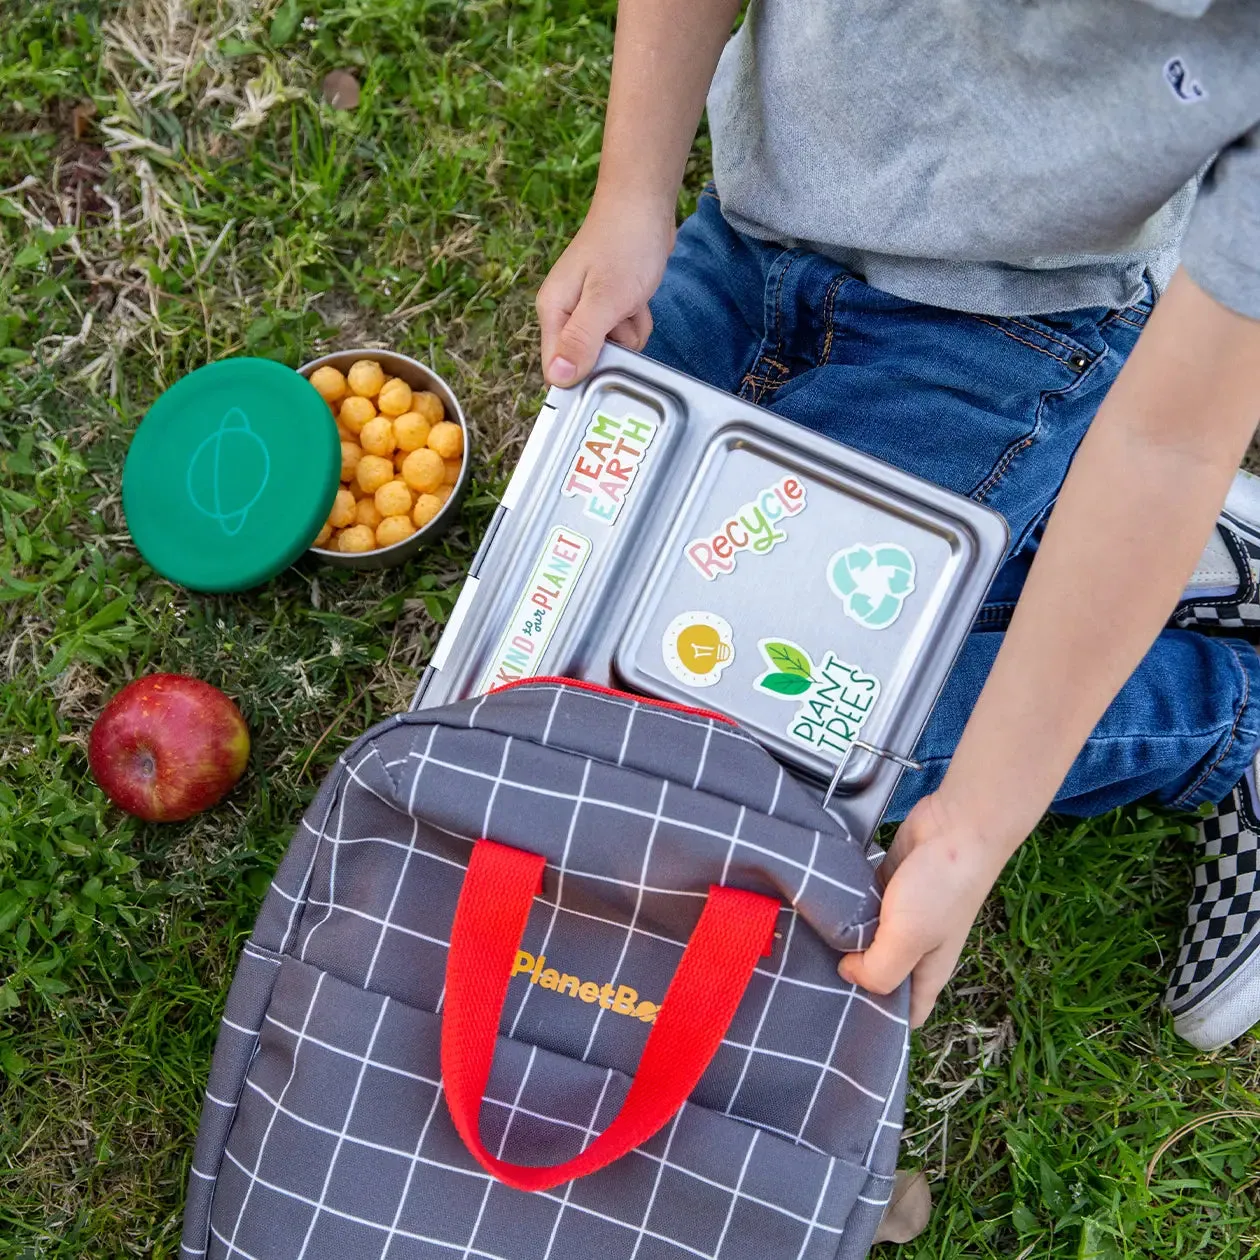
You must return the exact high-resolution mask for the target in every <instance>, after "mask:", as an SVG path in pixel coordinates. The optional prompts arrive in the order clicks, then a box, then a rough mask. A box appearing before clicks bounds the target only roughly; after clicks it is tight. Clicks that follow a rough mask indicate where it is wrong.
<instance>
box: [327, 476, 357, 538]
mask: <svg viewBox="0 0 1260 1260" xmlns="http://www.w3.org/2000/svg"><path fill="white" fill-rule="evenodd" d="M353 520H354V495H352V494H351V493H350V491H349V490H347V489H346V488H345V486H342V487H341V489H340V490H338V491H337V497H336V498H335V499H334V500H333V505H332V511H331V512H329V513H328V523H329V524H330V525H331V526H332V527H333V529H341V528H343V527H344V526H346V525H349V524H350V523H351V522H352V521H353Z"/></svg>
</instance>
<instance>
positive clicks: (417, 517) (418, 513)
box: [411, 494, 442, 529]
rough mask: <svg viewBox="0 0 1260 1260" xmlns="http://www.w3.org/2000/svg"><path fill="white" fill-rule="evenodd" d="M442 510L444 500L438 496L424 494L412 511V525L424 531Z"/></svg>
mask: <svg viewBox="0 0 1260 1260" xmlns="http://www.w3.org/2000/svg"><path fill="white" fill-rule="evenodd" d="M441 510H442V500H441V499H439V498H438V497H437V495H436V494H422V495H421V496H420V497H419V498H418V499H417V500H416V506H415V507H414V508H413V509H412V511H411V523H412V524H413V525H414V526H415V527H416V528H417V529H423V528H424V527H425V526H426V525H427V524H428V523H429V522H430V521H431V520H432V519H433V518H434V517H435V516H436V515H437V514H438V513H439V512H440V511H441Z"/></svg>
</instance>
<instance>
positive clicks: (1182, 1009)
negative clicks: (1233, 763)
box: [1164, 758, 1260, 1050]
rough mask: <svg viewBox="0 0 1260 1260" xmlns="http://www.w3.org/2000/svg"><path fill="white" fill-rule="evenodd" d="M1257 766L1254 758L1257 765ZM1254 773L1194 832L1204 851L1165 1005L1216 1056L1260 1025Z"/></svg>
mask: <svg viewBox="0 0 1260 1260" xmlns="http://www.w3.org/2000/svg"><path fill="white" fill-rule="evenodd" d="M1257 760H1260V758H1257ZM1255 802H1256V766H1255V764H1254V763H1253V765H1252V768H1251V769H1250V770H1248V772H1247V774H1246V776H1245V777H1244V778H1243V779H1242V780H1241V781H1240V782H1239V783H1238V785H1237V787H1235V788H1234V790H1233V791H1232V792H1231V793H1230V794H1229V795H1228V796H1227V797H1226V798H1225V799H1224V800H1223V801H1222V802H1221V803H1220V805H1218V806H1217V809H1216V812H1215V813H1214V814H1212V815H1210V816H1209V817H1207V818H1205V819H1204V820H1203V823H1202V825H1201V827H1200V831H1201V832H1202V838H1203V852H1202V854H1201V857H1200V861H1199V865H1198V867H1197V868H1196V869H1195V872H1194V893H1193V894H1192V896H1191V898H1190V912H1189V917H1188V921H1187V923H1186V926H1185V930H1184V931H1183V932H1182V936H1181V950H1180V953H1179V954H1178V955H1177V965H1176V967H1175V968H1174V969H1173V974H1172V979H1171V980H1170V981H1169V984H1168V991H1167V993H1166V994H1165V996H1164V1005H1165V1006H1167V1007H1168V1008H1169V1009H1170V1010H1171V1011H1172V1016H1173V1027H1174V1029H1175V1030H1176V1031H1177V1033H1178V1035H1179V1036H1181V1037H1184V1038H1185V1039H1186V1040H1187V1041H1188V1042H1190V1044H1191V1045H1193V1046H1196V1047H1197V1048H1198V1049H1200V1050H1217V1049H1219V1048H1220V1047H1221V1046H1225V1045H1228V1044H1229V1043H1230V1042H1231V1041H1234V1040H1236V1039H1237V1038H1238V1037H1241V1036H1242V1035H1243V1033H1245V1032H1246V1031H1247V1030H1248V1029H1249V1028H1251V1027H1252V1025H1253V1024H1256V1023H1257V1022H1260V874H1258V873H1257V864H1258V863H1257V859H1258V857H1260V820H1258V819H1257V812H1256V807H1255Z"/></svg>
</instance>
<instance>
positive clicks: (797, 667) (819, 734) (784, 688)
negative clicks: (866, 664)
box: [753, 639, 879, 762]
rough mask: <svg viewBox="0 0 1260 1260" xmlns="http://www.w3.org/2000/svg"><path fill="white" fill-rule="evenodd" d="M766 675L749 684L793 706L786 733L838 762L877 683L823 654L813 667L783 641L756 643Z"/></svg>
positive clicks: (855, 733) (804, 654)
mask: <svg viewBox="0 0 1260 1260" xmlns="http://www.w3.org/2000/svg"><path fill="white" fill-rule="evenodd" d="M757 646H758V647H759V648H760V649H761V655H762V657H763V658H764V659H765V662H766V671H765V673H764V674H762V675H761V676H760V677H759V678H758V679H757V680H756V682H755V683H754V684H753V685H754V686H755V687H756V688H757V689H758V690H759V691H764V692H766V693H768V694H769V695H772V696H775V697H776V698H777V699H780V700H788V701H791V702H793V703H795V705H796V712H795V713H794V714H793V716H792V720H791V722H789V723H788V728H787V734H788V736H789V737H790V738H791V739H794V740H795V741H796V742H797V743H798V744H803V745H804V746H805V747H806V748H812V749H815V750H816V751H817V752H820V753H822V755H823V756H825V757H828V758H830V759H831V760H833V761H837V762H838V761H842V760H843V759H844V757H845V756H846V755H847V754H848V752H849V749H850V748H851V747H852V746H853V741H854V740H855V739H857V737H858V732H859V731H860V730H861V729H862V724H863V723H864V722H865V721H866V719H867V718H868V717H869V716H870V712H871V709H872V707H873V706H874V704H875V701H876V700H877V699H878V698H879V679H878V678H876V677H875V676H874V675H873V674H867V673H865V672H863V671H862V670H860V669H858V667H857V666H856V665H850V664H849V663H848V662H847V661H842V660H841V659H840V658H839V657H838V656H837V655H836V654H835V653H834V652H828V653H827V654H826V656H824V657H823V659H822V660H821V661H819V662H817V663H815V662H814V661H813V660H812V659H811V658H810V655H809V653H808V652H807V651H806V650H805V649H804V648H803V647H801V646H800V645H799V644H797V643H793V642H791V640H789V639H762V640H760V641H759V643H758V644H757Z"/></svg>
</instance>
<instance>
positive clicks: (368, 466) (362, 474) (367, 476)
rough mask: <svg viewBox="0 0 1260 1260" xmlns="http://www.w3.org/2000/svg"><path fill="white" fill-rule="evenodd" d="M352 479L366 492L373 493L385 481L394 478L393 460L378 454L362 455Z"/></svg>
mask: <svg viewBox="0 0 1260 1260" xmlns="http://www.w3.org/2000/svg"><path fill="white" fill-rule="evenodd" d="M354 479H355V481H357V482H358V483H359V485H360V486H361V487H362V489H364V490H366V491H367V492H368V494H375V493H376V492H377V491H378V490H379V489H380V488H381V487H382V486H383V485H384V484H385V483H386V482H387V481H393V480H394V461H393V460H391V459H385V458H384V457H383V456H380V455H364V457H363V458H362V459H361V460H359V467H358V468H357V469H356V471H355V474H354Z"/></svg>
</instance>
